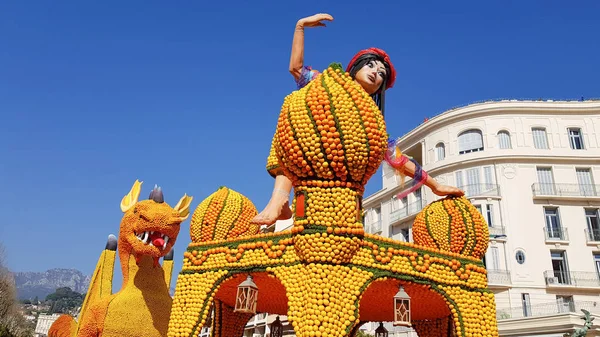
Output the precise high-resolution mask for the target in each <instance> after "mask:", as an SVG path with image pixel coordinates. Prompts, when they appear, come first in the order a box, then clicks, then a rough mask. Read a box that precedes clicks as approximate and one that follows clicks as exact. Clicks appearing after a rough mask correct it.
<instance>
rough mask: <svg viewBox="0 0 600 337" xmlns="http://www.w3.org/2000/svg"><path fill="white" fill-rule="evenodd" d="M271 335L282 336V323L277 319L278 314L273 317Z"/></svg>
mask: <svg viewBox="0 0 600 337" xmlns="http://www.w3.org/2000/svg"><path fill="white" fill-rule="evenodd" d="M270 336H271V337H282V336H283V324H281V321H280V320H279V316H277V318H275V321H274V322H273V323H271V335H270Z"/></svg>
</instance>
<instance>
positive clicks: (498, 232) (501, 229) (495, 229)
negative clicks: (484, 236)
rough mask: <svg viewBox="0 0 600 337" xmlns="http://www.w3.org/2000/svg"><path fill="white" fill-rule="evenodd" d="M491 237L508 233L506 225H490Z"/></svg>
mask: <svg viewBox="0 0 600 337" xmlns="http://www.w3.org/2000/svg"><path fill="white" fill-rule="evenodd" d="M488 230H489V232H490V236H491V237H496V236H499V235H506V231H505V230H504V227H488Z"/></svg>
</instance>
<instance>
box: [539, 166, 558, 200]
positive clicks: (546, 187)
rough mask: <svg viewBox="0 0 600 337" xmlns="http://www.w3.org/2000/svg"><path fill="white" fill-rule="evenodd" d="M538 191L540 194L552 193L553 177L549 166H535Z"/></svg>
mask: <svg viewBox="0 0 600 337" xmlns="http://www.w3.org/2000/svg"><path fill="white" fill-rule="evenodd" d="M536 170H537V176H538V185H539V189H538V191H539V193H540V194H541V195H554V177H553V176H552V168H551V167H537V168H536Z"/></svg>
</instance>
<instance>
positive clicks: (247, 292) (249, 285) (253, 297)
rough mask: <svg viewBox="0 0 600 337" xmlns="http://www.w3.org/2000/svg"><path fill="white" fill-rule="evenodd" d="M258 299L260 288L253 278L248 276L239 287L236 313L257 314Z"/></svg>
mask: <svg viewBox="0 0 600 337" xmlns="http://www.w3.org/2000/svg"><path fill="white" fill-rule="evenodd" d="M257 299H258V287H257V286H256V284H255V283H254V281H253V280H252V276H251V275H248V278H246V280H245V281H244V282H242V283H240V285H239V286H238V289H237V296H236V300H235V310H234V311H235V312H241V313H246V314H256V302H257Z"/></svg>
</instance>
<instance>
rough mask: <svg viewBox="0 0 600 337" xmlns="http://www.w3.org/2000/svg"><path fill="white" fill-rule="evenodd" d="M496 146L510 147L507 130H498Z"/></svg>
mask: <svg viewBox="0 0 600 337" xmlns="http://www.w3.org/2000/svg"><path fill="white" fill-rule="evenodd" d="M498 147H499V148H501V149H510V148H512V146H511V143H510V134H509V133H508V131H505V130H502V131H500V132H498Z"/></svg>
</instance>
